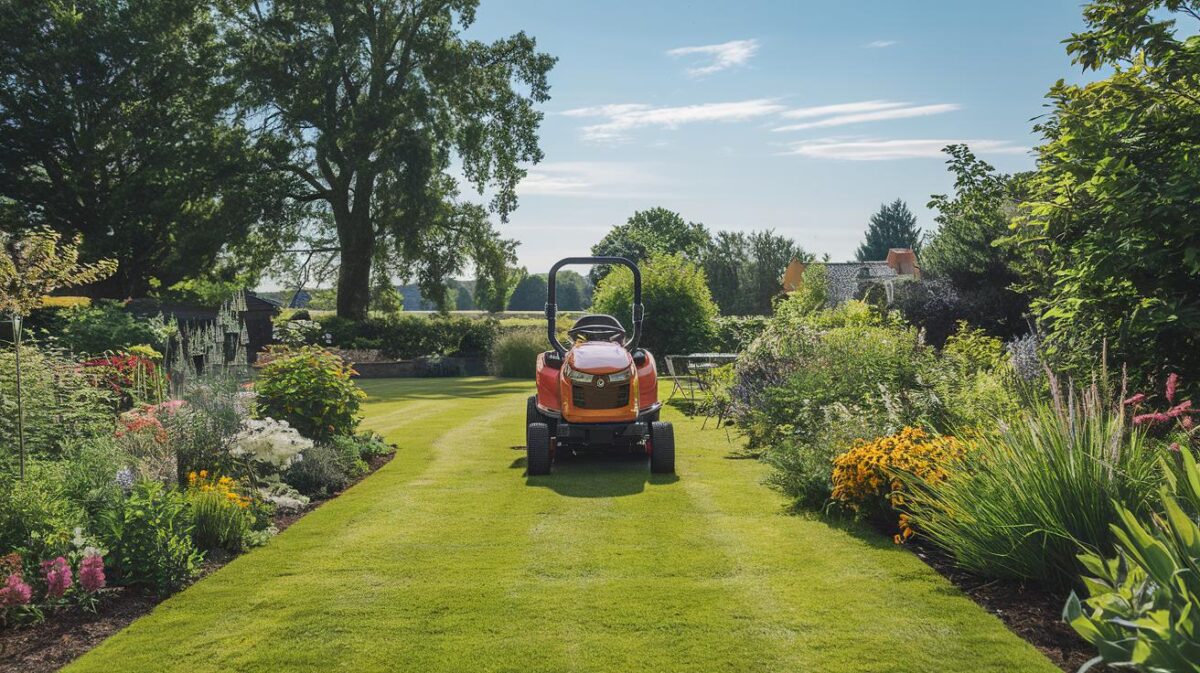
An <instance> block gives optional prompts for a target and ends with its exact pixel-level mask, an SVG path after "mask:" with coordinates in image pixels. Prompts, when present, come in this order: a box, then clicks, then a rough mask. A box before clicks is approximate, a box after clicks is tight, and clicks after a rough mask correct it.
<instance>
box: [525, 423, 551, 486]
mask: <svg viewBox="0 0 1200 673" xmlns="http://www.w3.org/2000/svg"><path fill="white" fill-rule="evenodd" d="M525 470H526V472H528V474H529V476H531V477H532V476H535V475H541V474H550V428H547V427H546V424H545V423H530V424H529V425H527V426H525Z"/></svg>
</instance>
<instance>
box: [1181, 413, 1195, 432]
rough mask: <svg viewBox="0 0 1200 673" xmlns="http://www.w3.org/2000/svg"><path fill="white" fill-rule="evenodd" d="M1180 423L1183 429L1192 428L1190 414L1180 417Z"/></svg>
mask: <svg viewBox="0 0 1200 673" xmlns="http://www.w3.org/2000/svg"><path fill="white" fill-rule="evenodd" d="M1180 423H1182V424H1183V429H1184V430H1191V429H1192V425H1193V423H1192V417H1191V416H1184V417H1183V418H1182V419H1180Z"/></svg>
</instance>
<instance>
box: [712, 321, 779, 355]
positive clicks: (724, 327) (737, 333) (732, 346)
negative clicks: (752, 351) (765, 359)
mask: <svg viewBox="0 0 1200 673" xmlns="http://www.w3.org/2000/svg"><path fill="white" fill-rule="evenodd" d="M767 320H768V318H766V317H764V316H757V315H755V316H729V315H722V316H717V321H716V325H717V337H716V346H715V348H716V349H717V350H718V351H720V352H722V353H739V352H741V351H743V350H745V349H746V348H748V347H749V346H750V344H751V343H753V342H754V340H755V339H757V338H758V337H759V335H761V334H762V333H763V330H765V329H766V328H767Z"/></svg>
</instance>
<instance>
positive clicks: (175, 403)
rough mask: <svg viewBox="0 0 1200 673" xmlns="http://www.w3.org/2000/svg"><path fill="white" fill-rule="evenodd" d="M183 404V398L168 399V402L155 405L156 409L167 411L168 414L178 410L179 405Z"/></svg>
mask: <svg viewBox="0 0 1200 673" xmlns="http://www.w3.org/2000/svg"><path fill="white" fill-rule="evenodd" d="M182 406H183V400H167V401H166V402H163V403H162V404H160V405H158V406H157V407H155V410H156V411H165V412H167V413H168V414H171V413H174V412H176V411H178V410H179V407H182Z"/></svg>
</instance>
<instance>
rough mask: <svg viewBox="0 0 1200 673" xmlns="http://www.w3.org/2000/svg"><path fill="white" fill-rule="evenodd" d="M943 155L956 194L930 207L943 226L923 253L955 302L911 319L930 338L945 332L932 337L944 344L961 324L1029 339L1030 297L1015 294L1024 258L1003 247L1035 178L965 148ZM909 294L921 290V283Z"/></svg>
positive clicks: (924, 265)
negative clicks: (1007, 171)
mask: <svg viewBox="0 0 1200 673" xmlns="http://www.w3.org/2000/svg"><path fill="white" fill-rule="evenodd" d="M944 151H945V153H946V154H947V155H948V156H949V157H950V158H949V159H948V160H947V161H946V163H947V165H949V167H950V172H951V173H953V174H954V194H953V196H948V195H945V194H938V195H935V196H933V197H932V198H931V200H930V201H929V208H931V209H933V210H936V211H937V212H938V214H937V215H936V216H935V217H934V221H935V222H937V224H938V228H937V231H936V232H934V233H933V234H932V235H931V236H930V237H929V239H928V241H927V242H926V243H925V245H924V246H923V247H922V250H921V270H922V272H923V273H924V274H926V275H927V276H929V277H931V278H944V279H946V280H948V281H949V282H950V284H951V285H952V286H953V289H954V294H955V295H956V296H955V299H954V301H952V302H949V304H950V305H942V306H937V307H936V308H933V309H928V310H925V311H909V312H906V313H905V317H906V318H908V319H909V320H910V321H912V322H913V323H914V324H916V325H917V326H919V327H924V328H926V331H927V332H930V333H934V332H940V333H941V334H939V335H937V338H931V341H933V342H935V343H939V344H940V343H941V341H942V338H944V335H945V334H948V333H949V329H948V328H949V327H950V326H952V325H953V324H954V322H956V321H957V320H967V321H968V322H970V323H971V324H973V325H977V326H979V327H983V328H985V329H987V330H988V331H989V332H992V333H993V334H997V335H1000V336H1003V337H1013V336H1018V335H1020V334H1024V333H1025V332H1026V331H1027V330H1028V326H1027V325H1026V321H1025V313H1026V312H1027V311H1028V309H1029V298H1028V297H1027V296H1026V295H1025V294H1023V293H1021V292H1018V291H1016V290H1015V289H1013V288H1014V286H1015V285H1016V284H1017V283H1018V281H1019V280H1020V277H1019V275H1018V273H1017V269H1016V267H1017V265H1018V262H1019V260H1018V257H1017V252H1016V251H1015V250H1014V248H1013V246H1011V245H1002V244H1000V241H1001V240H1002V239H1005V238H1006V237H1008V236H1009V234H1010V232H1009V223H1010V222H1011V221H1012V218H1013V217H1014V216H1015V215H1016V214H1017V211H1018V204H1019V203H1020V202H1021V201H1022V200H1023V198H1024V194H1023V192H1024V187H1023V186H1024V184H1025V182H1026V181H1027V180H1028V176H1027V175H1016V176H1013V175H1004V174H1001V173H997V172H996V171H995V169H994V168H992V167H991V166H990V165H989V164H988V163H987V162H985V161H981V160H980V159H978V158H976V157H975V155H974V154H972V153H971V150H970V149H969V148H968V147H967V146H966V145H950V146H948V147H946V149H945V150H944ZM905 289H906V290H910V291H911V292H917V293H919V292H920V291H921V290H922V288H921V287H919V284H918V286H914V287H912V288H905ZM910 313H911V316H910ZM934 322H936V323H937V324H928V323H934ZM938 325H945V327H943V328H941V329H939V327H938Z"/></svg>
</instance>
